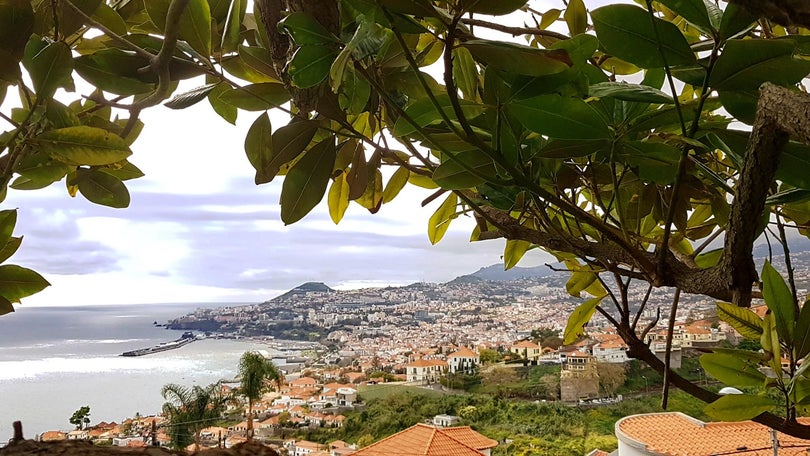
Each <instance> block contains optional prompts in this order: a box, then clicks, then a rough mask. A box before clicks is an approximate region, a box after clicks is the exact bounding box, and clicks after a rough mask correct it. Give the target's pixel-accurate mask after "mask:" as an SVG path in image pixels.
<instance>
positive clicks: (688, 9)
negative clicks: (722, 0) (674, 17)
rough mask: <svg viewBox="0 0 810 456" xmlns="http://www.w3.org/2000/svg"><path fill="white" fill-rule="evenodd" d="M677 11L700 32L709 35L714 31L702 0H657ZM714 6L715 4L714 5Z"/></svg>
mask: <svg viewBox="0 0 810 456" xmlns="http://www.w3.org/2000/svg"><path fill="white" fill-rule="evenodd" d="M658 1H659V2H661V4H663V5H664V6H666V7H667V8H669V9H671V10H672V11H674V12H675V13H677V14H678V15H679V16H681V17H682V18H684V19H686V21H687V22H689V23H690V24H692V25H693V26H695V28H697V29H698V30H700V31H701V32H703V33H705V34H707V35H711V34H712V32H713V31H714V26H713V25H712V21H711V19H709V11H708V9H707V7H708V5H707V4H706V3H705V2H704V0H658ZM715 8H716V6H715Z"/></svg>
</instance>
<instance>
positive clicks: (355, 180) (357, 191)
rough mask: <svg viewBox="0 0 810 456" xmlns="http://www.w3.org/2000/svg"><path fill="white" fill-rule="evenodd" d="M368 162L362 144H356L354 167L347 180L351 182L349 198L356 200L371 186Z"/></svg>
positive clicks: (353, 159)
mask: <svg viewBox="0 0 810 456" xmlns="http://www.w3.org/2000/svg"><path fill="white" fill-rule="evenodd" d="M368 171H369V169H368V163H367V162H366V151H365V150H364V149H363V146H362V145H361V144H359V143H358V144H356V145H355V146H354V152H353V154H352V167H351V169H349V173H348V174H347V175H346V182H348V184H349V199H350V200H352V201H354V200H356V199H358V198H360V197H361V196H363V194H365V193H366V189H367V188H368V187H369V178H368V177H369V176H368V174H369V173H368Z"/></svg>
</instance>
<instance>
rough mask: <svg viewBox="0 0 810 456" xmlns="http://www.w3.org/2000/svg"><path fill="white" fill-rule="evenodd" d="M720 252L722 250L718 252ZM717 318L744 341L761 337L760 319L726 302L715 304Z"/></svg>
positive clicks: (754, 314) (748, 310)
mask: <svg viewBox="0 0 810 456" xmlns="http://www.w3.org/2000/svg"><path fill="white" fill-rule="evenodd" d="M718 252H722V250H718ZM717 317H718V318H720V319H721V320H723V321H724V322H726V323H728V324H729V325H731V327H732V328H734V329H736V330H737V332H738V333H740V334H741V335H742V336H743V337H745V338H746V339H752V340H759V338H760V337H761V336H762V319H761V318H759V316H758V315H757V314H756V313H754V312H753V311H751V310H750V309H746V308H743V307H737V306H735V305H734V304H729V303H727V302H718V303H717Z"/></svg>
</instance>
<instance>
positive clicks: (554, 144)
mask: <svg viewBox="0 0 810 456" xmlns="http://www.w3.org/2000/svg"><path fill="white" fill-rule="evenodd" d="M608 150H610V142H609V141H606V140H604V139H585V140H582V139H555V140H553V141H549V142H548V143H547V144H546V145H545V146H543V148H542V149H540V151H539V152H538V153H537V156H538V157H542V158H577V157H587V156H588V155H592V154H596V153H599V152H603V151H608Z"/></svg>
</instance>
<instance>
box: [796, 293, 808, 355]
mask: <svg viewBox="0 0 810 456" xmlns="http://www.w3.org/2000/svg"><path fill="white" fill-rule="evenodd" d="M808 303H810V300H805V301H804V305H803V306H802V309H801V311H800V312H799V318H798V319H797V320H796V330H795V332H794V333H793V334H795V336H796V340H795V341H794V342H793V347H794V352H793V353H794V354H793V359H802V358H804V357H805V356H807V355H808V354H809V353H810V305H808ZM802 364H805V363H802ZM806 364H808V365H810V363H806Z"/></svg>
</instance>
